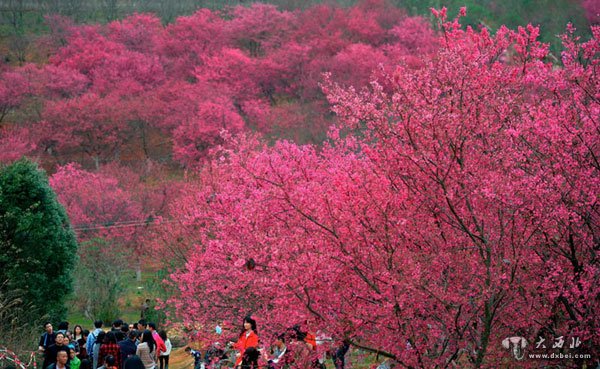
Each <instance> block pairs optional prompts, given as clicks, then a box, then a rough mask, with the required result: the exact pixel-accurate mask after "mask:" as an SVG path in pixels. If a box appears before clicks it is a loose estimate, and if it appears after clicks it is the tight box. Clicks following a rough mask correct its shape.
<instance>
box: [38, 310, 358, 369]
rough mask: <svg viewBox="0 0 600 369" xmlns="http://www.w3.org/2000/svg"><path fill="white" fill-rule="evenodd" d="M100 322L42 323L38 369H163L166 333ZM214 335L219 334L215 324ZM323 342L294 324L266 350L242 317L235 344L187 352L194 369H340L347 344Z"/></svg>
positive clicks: (168, 350)
mask: <svg viewBox="0 0 600 369" xmlns="http://www.w3.org/2000/svg"><path fill="white" fill-rule="evenodd" d="M103 325H104V323H103V322H102V321H100V320H97V321H95V322H94V329H93V330H92V331H89V330H87V329H84V328H83V327H82V326H80V325H76V326H75V327H74V328H73V329H72V330H69V323H67V322H61V323H60V324H59V326H58V329H57V330H56V331H55V330H54V327H53V326H52V324H51V323H50V322H47V323H46V324H44V330H45V332H44V334H42V335H41V337H40V341H39V348H38V349H39V352H40V353H42V354H43V355H44V361H43V365H42V368H43V369H168V368H169V356H170V354H171V349H172V345H171V341H170V339H169V337H168V336H167V333H166V331H165V330H160V331H157V327H156V324H155V323H152V322H148V323H147V322H146V321H145V320H144V319H141V320H140V321H138V322H137V323H133V324H127V323H125V322H123V321H122V320H120V319H117V320H115V321H114V322H113V323H112V327H111V328H110V330H108V331H105V330H104V329H103ZM215 332H216V334H217V335H221V334H222V333H223V329H222V327H221V325H220V324H218V325H217V326H216V328H215ZM324 340H327V341H330V339H324V338H322V337H319V338H317V336H316V335H315V334H313V333H311V332H305V331H303V330H302V329H301V328H300V326H299V325H296V326H293V327H291V328H289V329H287V330H286V331H285V332H283V333H281V334H279V335H277V336H276V337H274V339H273V340H272V342H271V344H270V345H267V346H265V345H264V344H263V342H261V340H260V339H259V336H258V329H257V326H256V321H255V320H254V319H252V318H251V317H249V316H248V317H245V318H244V320H243V325H242V328H241V331H240V333H239V335H238V336H237V337H235V339H233V340H231V341H229V342H227V343H221V342H215V343H213V344H212V345H211V346H210V347H209V348H208V349H206V350H205V351H204V354H203V353H202V352H201V351H199V350H193V349H191V348H189V347H187V348H186V351H187V352H189V353H190V354H191V355H192V356H193V357H194V369H205V368H206V369H208V368H213V367H219V368H225V367H235V368H243V369H250V368H252V369H257V368H259V367H260V368H268V369H292V368H312V369H325V368H326V367H325V360H326V358H327V357H330V358H331V359H332V361H333V363H334V365H335V368H336V369H344V366H345V360H344V357H345V354H346V352H347V351H348V349H349V344H348V342H346V341H344V342H343V343H342V344H341V345H340V346H334V347H333V348H331V349H329V350H317V346H319V345H320V344H323V342H324Z"/></svg>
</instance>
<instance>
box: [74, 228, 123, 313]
mask: <svg viewBox="0 0 600 369" xmlns="http://www.w3.org/2000/svg"><path fill="white" fill-rule="evenodd" d="M80 246H81V249H80V258H79V263H78V264H77V268H75V279H76V281H75V296H77V299H76V300H75V304H74V307H75V309H77V310H78V311H80V312H82V313H83V314H84V315H85V316H86V317H87V318H90V319H91V320H97V319H100V320H102V321H105V322H110V321H113V320H115V319H117V318H119V316H120V315H121V311H120V309H119V305H118V304H117V300H118V299H119V297H120V296H121V294H122V293H123V292H124V291H125V284H124V280H123V279H124V278H123V272H124V271H126V270H127V268H128V260H129V257H130V256H131V255H130V253H128V252H127V251H126V249H123V248H122V245H121V244H118V243H114V242H113V241H112V240H107V239H102V238H93V239H91V240H89V241H85V242H82V243H81V245H80Z"/></svg>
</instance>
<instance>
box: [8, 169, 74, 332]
mask: <svg viewBox="0 0 600 369" xmlns="http://www.w3.org/2000/svg"><path fill="white" fill-rule="evenodd" d="M76 255H77V241H76V238H75V234H74V232H73V230H72V229H71V225H70V223H69V219H68V217H67V214H66V212H65V210H64V208H63V207H62V206H61V205H60V204H59V203H58V201H57V200H56V195H55V193H54V191H53V190H52V188H51V187H50V185H49V184H48V179H47V177H46V175H45V173H44V172H43V171H42V170H40V169H39V168H38V166H37V165H36V164H35V163H32V162H30V161H28V160H26V159H22V160H19V161H17V162H15V163H13V164H11V165H10V166H7V167H4V168H0V281H6V283H5V284H2V285H0V289H2V291H0V292H2V293H8V292H9V291H15V290H19V291H22V293H21V299H22V300H23V303H24V304H25V305H26V306H29V307H30V308H28V314H27V317H26V318H27V319H28V320H29V321H30V322H33V321H38V320H40V319H42V318H47V319H51V320H59V319H63V318H64V317H65V315H66V309H65V308H64V301H65V298H66V297H67V295H68V294H69V293H70V292H71V291H72V278H71V271H72V269H73V266H74V262H75V260H76Z"/></svg>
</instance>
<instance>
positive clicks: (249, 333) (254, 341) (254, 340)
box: [233, 316, 258, 367]
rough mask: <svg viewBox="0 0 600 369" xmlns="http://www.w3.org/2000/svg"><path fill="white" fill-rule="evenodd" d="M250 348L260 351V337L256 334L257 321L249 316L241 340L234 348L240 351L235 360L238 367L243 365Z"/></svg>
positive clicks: (245, 320)
mask: <svg viewBox="0 0 600 369" xmlns="http://www.w3.org/2000/svg"><path fill="white" fill-rule="evenodd" d="M250 347H253V348H255V349H258V335H257V334H256V320H254V319H252V318H251V317H250V316H247V317H245V318H244V326H243V328H242V332H241V333H240V338H239V339H238V341H237V342H236V343H235V344H234V345H233V348H235V349H236V350H238V351H239V353H238V354H237V358H236V360H235V366H236V367H237V366H238V365H240V364H241V363H242V359H243V355H244V353H245V352H246V350H247V349H248V348H250Z"/></svg>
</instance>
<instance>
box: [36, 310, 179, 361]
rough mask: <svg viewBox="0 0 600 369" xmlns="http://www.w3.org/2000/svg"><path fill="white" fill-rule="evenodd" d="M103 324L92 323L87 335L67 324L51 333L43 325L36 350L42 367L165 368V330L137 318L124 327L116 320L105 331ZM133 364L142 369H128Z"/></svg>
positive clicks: (168, 349) (168, 343) (168, 350)
mask: <svg viewBox="0 0 600 369" xmlns="http://www.w3.org/2000/svg"><path fill="white" fill-rule="evenodd" d="M103 325H104V322H102V321H101V320H97V321H95V322H94V329H93V330H92V331H91V332H90V331H89V330H87V329H84V328H83V327H82V326H80V325H76V326H75V327H74V328H73V330H69V323H68V322H61V323H60V324H59V325H58V329H57V330H56V331H55V330H54V327H53V326H52V323H50V322H46V323H45V324H44V331H45V332H44V333H43V334H42V336H41V337H40V342H39V347H38V351H39V352H40V353H41V354H43V356H44V361H43V364H42V368H43V369H155V368H157V366H158V368H160V369H168V368H169V356H170V354H171V348H172V346H171V341H170V339H169V338H168V337H167V333H166V331H164V330H161V331H157V329H156V324H155V323H152V322H146V321H145V320H144V319H141V320H140V321H139V322H137V323H133V324H127V323H125V322H123V321H122V320H121V319H117V320H115V321H114V322H113V323H112V327H111V329H110V330H109V331H105V330H104V329H103ZM132 359H133V360H132ZM127 363H129V364H127ZM133 363H136V364H135V365H138V363H141V364H142V366H139V365H138V366H139V367H137V368H136V367H132V365H134V364H133ZM157 364H158V365H157Z"/></svg>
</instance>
